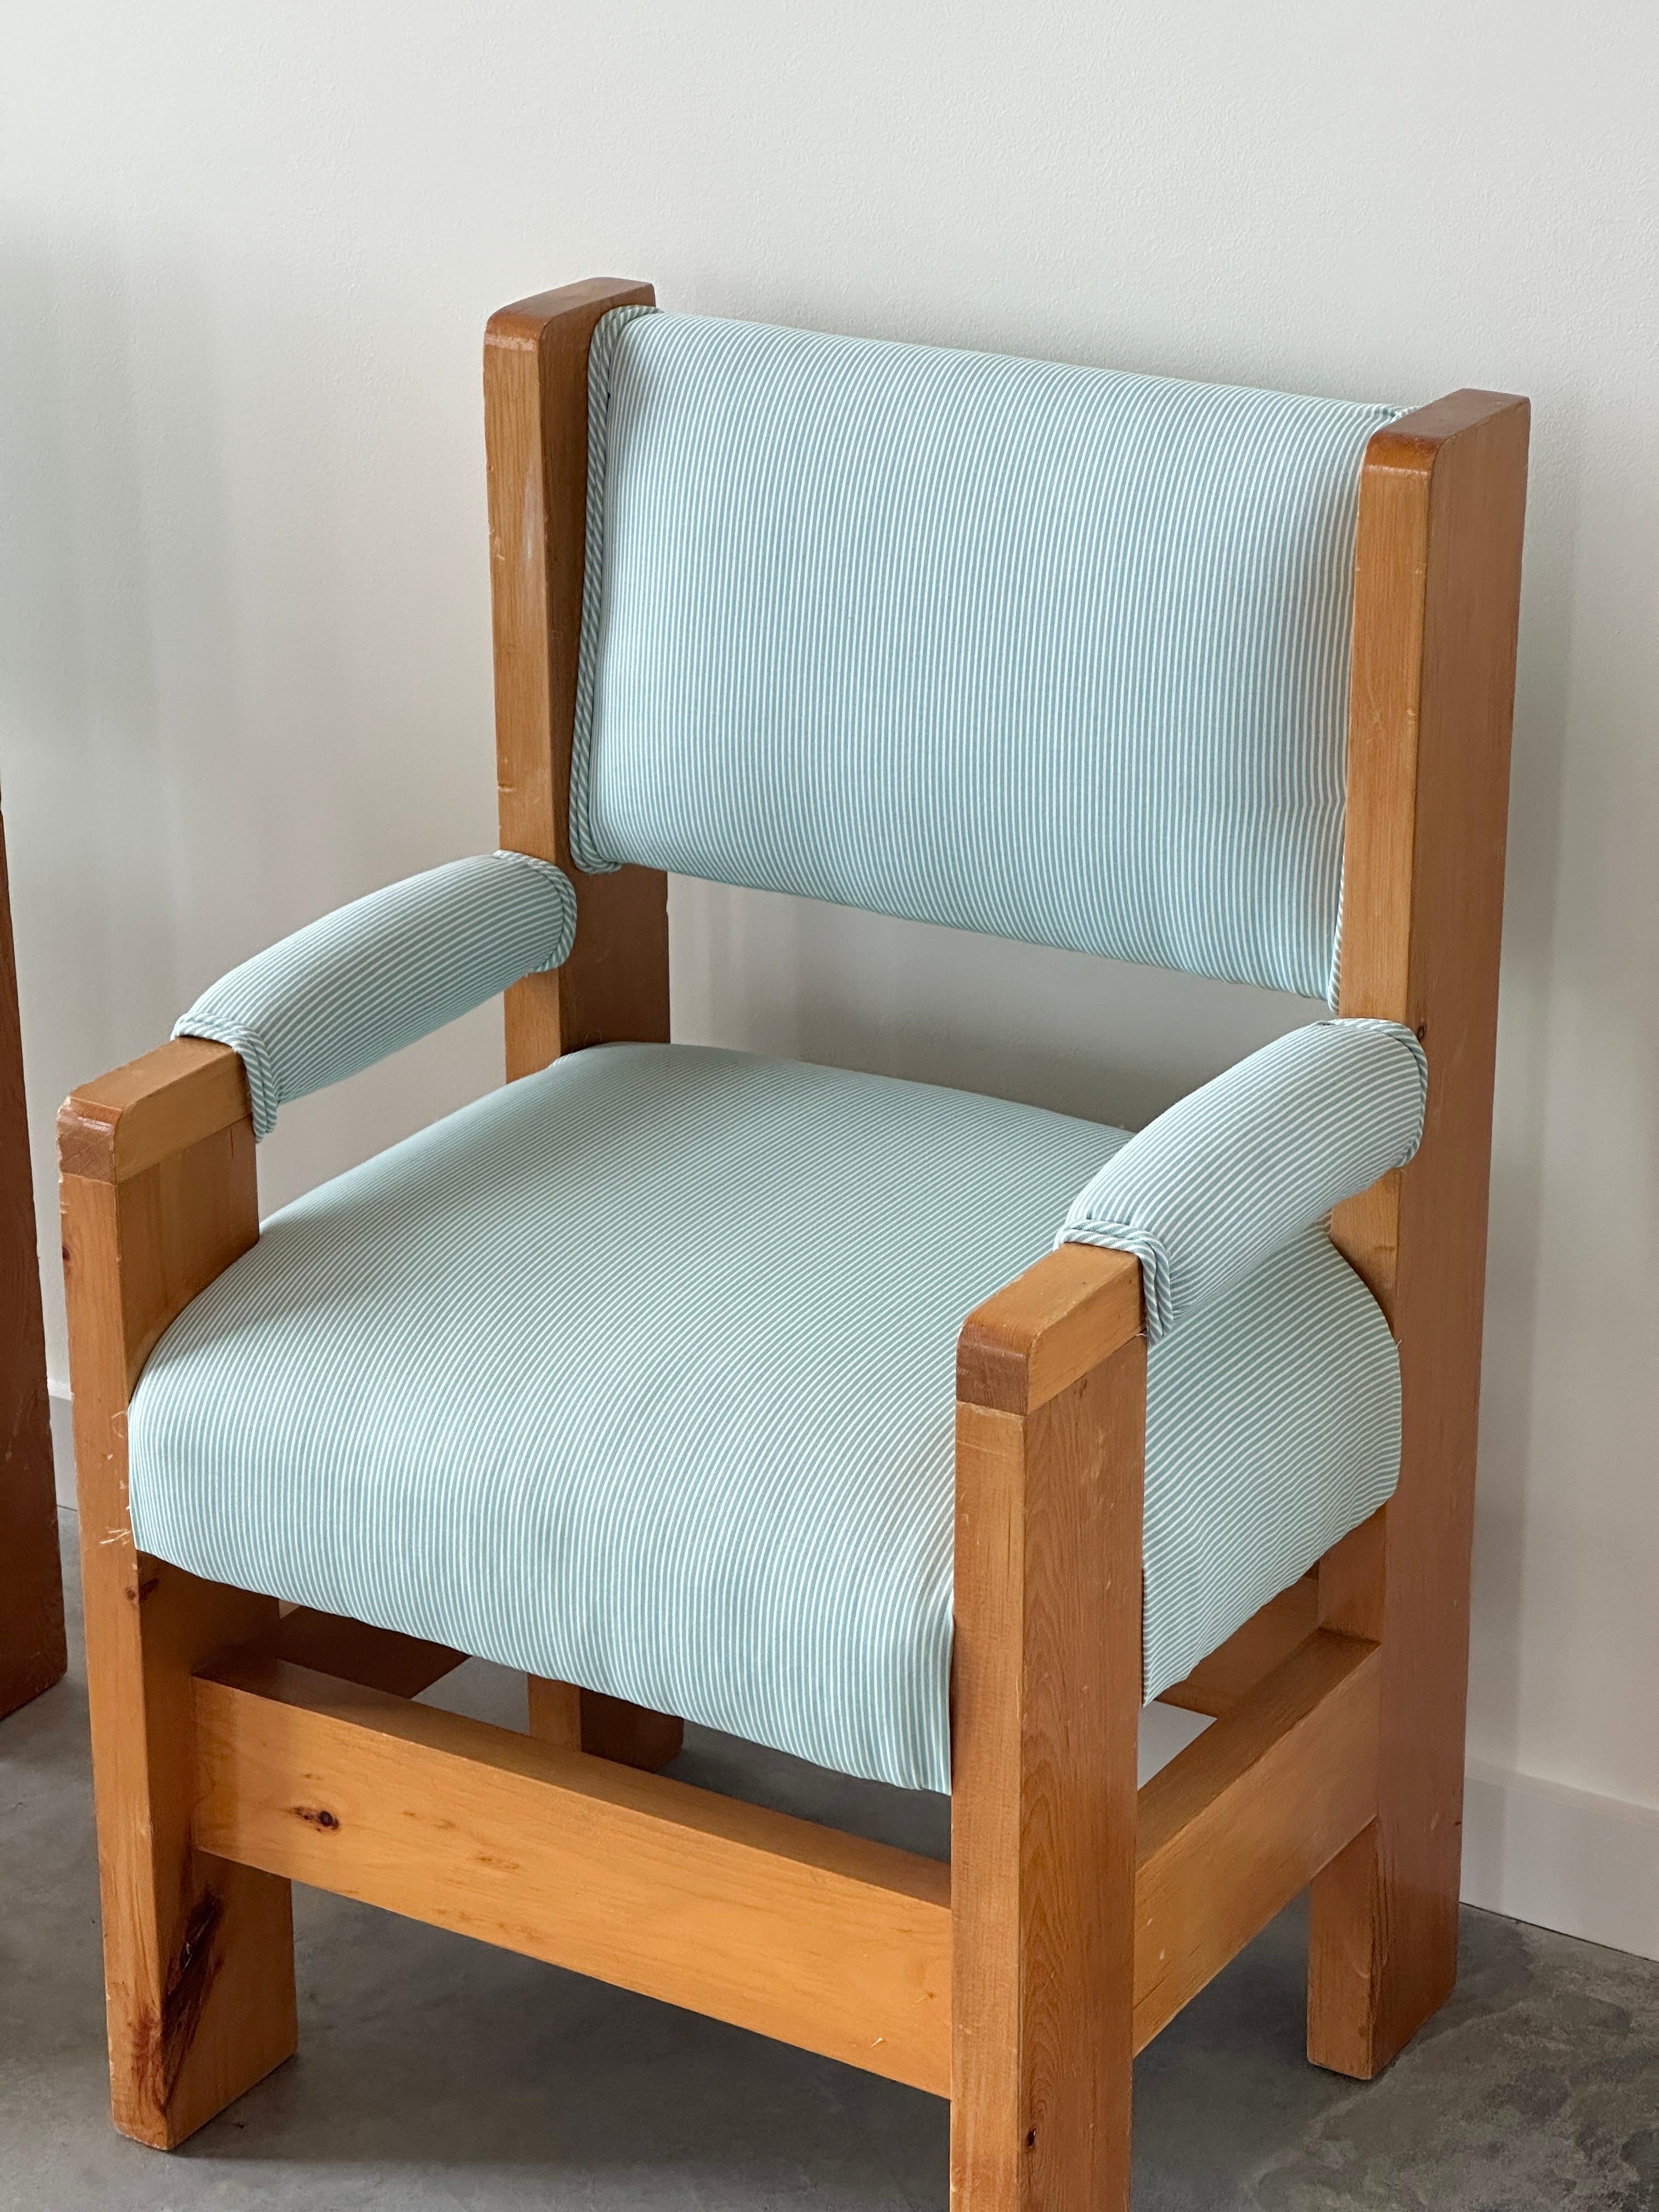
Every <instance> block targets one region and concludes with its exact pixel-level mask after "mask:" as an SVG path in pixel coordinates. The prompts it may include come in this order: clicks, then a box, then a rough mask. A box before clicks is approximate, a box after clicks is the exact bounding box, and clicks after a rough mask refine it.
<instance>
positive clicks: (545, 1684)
mask: <svg viewBox="0 0 1659 2212" xmlns="http://www.w3.org/2000/svg"><path fill="white" fill-rule="evenodd" d="M525 1682H526V1689H527V1692H528V1696H529V1705H530V1733H531V1735H533V1736H536V1737H538V1739H539V1740H540V1741H542V1742H543V1743H552V1744H557V1745H559V1746H560V1747H561V1748H562V1749H563V1750H566V1751H586V1752H588V1753H592V1756H593V1757H594V1758H595V1759H614V1760H615V1761H616V1763H617V1765H619V1766H636V1767H638V1768H639V1769H640V1770H641V1772H642V1773H646V1774H656V1773H659V1772H660V1771H661V1770H662V1768H664V1767H665V1766H666V1765H668V1763H669V1762H670V1760H671V1759H678V1757H679V1755H680V1750H681V1747H682V1746H683V1745H684V1741H685V1723H684V1721H682V1720H678V1719H676V1718H675V1717H674V1716H673V1715H672V1714H671V1713H658V1712H653V1711H652V1710H651V1708H650V1707H649V1706H648V1705H630V1704H629V1701H628V1699H626V1698H608V1697H606V1696H605V1693H604V1692H603V1691H600V1690H580V1689H578V1688H577V1686H576V1685H575V1684H574V1682H554V1681H550V1680H547V1679H546V1678H545V1677H544V1676H543V1675H540V1674H527V1675H526V1677H525Z"/></svg>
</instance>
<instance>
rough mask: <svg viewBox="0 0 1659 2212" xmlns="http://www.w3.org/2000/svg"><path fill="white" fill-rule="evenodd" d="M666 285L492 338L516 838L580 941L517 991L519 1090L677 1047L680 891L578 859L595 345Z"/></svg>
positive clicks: (494, 505) (567, 306) (500, 667)
mask: <svg viewBox="0 0 1659 2212" xmlns="http://www.w3.org/2000/svg"><path fill="white" fill-rule="evenodd" d="M654 297H655V295H654V294H653V291H652V289H651V287H650V285H648V284H638V283H632V282H630V281H629V279H628V278H626V277H612V276H599V277H592V278H589V279H588V280H587V281H586V283H580V284H567V285H566V286H565V287H564V288H563V289H562V290H561V291H557V292H546V293H544V294H542V295H541V296H540V297H539V298H537V299H533V300H520V301H519V302H518V303H517V304H516V305H515V306H513V307H503V308H501V311H500V312H499V313H496V314H495V315H492V316H491V318H490V320H489V329H488V331H487V332H486V333H485V337H484V436H485V446H486V449H487V453H488V459H489V574H490V587H491V602H492V606H493V610H494V623H495V750H496V776H497V781H498V784H499V787H500V801H501V844H502V846H503V847H504V848H507V850H510V851H513V852H519V853H533V854H535V855H536V856H537V858H538V860H552V861H554V862H556V864H557V866H560V867H561V868H562V869H563V870H564V871H565V872H566V874H567V875H568V877H569V878H570V880H571V882H572V883H573V884H574V885H575V890H576V938H575V943H574V946H573V948H572V950H571V953H570V957H569V958H568V960H567V961H566V962H565V963H564V965H563V966H562V968H559V969H555V970H554V971H553V972H552V973H551V974H550V975H530V976H526V978H525V980H524V981H523V982H521V983H515V984H514V985H513V987H512V989H511V990H510V991H509V992H508V993H507V1076H508V1079H509V1080H511V1079H514V1078H517V1077H519V1076H522V1075H528V1074H530V1073H533V1071H534V1070H535V1069H537V1068H538V1067H545V1066H547V1064H548V1063H549V1061H550V1060H556V1058H557V1057H558V1055H559V1054H561V1053H563V1052H573V1051H575V1050H576V1049H578V1048H580V1046H583V1045H590V1044H605V1043H614V1042H626V1041H629V1040H635V1041H640V1042H647V1043H652V1042H664V1041H665V1040H666V1038H667V1036H668V880H667V878H666V877H665V876H664V875H661V874H659V872H656V871H654V870H653V869H647V868H622V869H618V870H617V871H616V872H614V873H611V874H601V875H592V876H590V875H584V874H583V873H582V872H580V870H579V869H578V868H577V867H576V866H575V865H574V862H573V860H572V859H571V856H570V834H569V821H570V745H571V733H572V725H573V720H574V714H575V708H576V657H577V647H578V645H579V642H580V635H581V604H582V570H583V542H584V531H585V518H586V512H587V349H588V344H589V342H590V340H591V339H592V334H593V328H594V325H596V324H597V323H598V322H599V320H600V319H601V318H602V317H603V316H605V315H606V314H608V313H610V312H611V309H612V308H613V307H625V306H627V305H629V303H631V302H633V301H647V302H648V301H652V300H653V298H654Z"/></svg>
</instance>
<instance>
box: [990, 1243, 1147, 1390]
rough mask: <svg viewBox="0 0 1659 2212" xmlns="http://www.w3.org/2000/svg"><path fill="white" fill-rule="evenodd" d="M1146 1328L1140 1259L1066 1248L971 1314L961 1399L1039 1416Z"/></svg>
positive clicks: (1081, 1247) (1098, 1250)
mask: <svg viewBox="0 0 1659 2212" xmlns="http://www.w3.org/2000/svg"><path fill="white" fill-rule="evenodd" d="M1139 1327H1140V1263H1139V1261H1137V1260H1135V1259H1134V1258H1133V1257H1132V1256H1131V1255H1129V1254H1128V1253H1127V1252H1109V1251H1104V1250H1103V1249H1101V1248H1100V1247H1099V1246H1097V1245H1094V1244H1062V1245H1060V1246H1059V1247H1058V1249H1056V1250H1054V1251H1053V1252H1047V1253H1045V1254H1044V1255H1043V1256H1042V1259H1041V1260H1038V1261H1036V1262H1035V1264H1034V1265H1032V1266H1031V1267H1028V1268H1027V1269H1026V1270H1025V1272H1024V1274H1022V1275H1017V1276H1016V1277H1015V1278H1014V1279H1013V1281H1012V1283H1009V1284H1007V1285H1006V1286H1005V1287H1004V1288H1003V1289H1002V1290H1000V1291H997V1292H996V1294H995V1296H994V1297H989V1298H987V1300H986V1301H985V1303H984V1304H983V1305H981V1306H979V1307H976V1308H975V1310H974V1312H972V1313H971V1314H969V1316H968V1320H967V1322H966V1324H965V1326H964V1327H963V1331H962V1334H961V1336H960V1337H959V1338H958V1340H957V1396H958V1397H959V1398H966V1399H968V1400H969V1401H971V1402H972V1403H973V1404H975V1405H976V1406H996V1407H1000V1408H1001V1409H1002V1411H1003V1412H1005V1413H1031V1412H1035V1410H1036V1407H1039V1406H1042V1405H1046V1404H1047V1403H1048V1400H1049V1399H1050V1398H1053V1397H1055V1396H1057V1395H1058V1394H1059V1393H1060V1391H1062V1390H1064V1389H1068V1388H1069V1386H1070V1385H1071V1384H1072V1383H1075V1382H1077V1381H1079V1379H1080V1378H1081V1377H1082V1376H1085V1375H1086V1374H1087V1373H1088V1372H1089V1370H1090V1369H1091V1368H1092V1367H1095V1366H1097V1365H1098V1364H1099V1363H1100V1361H1101V1360H1103V1358H1106V1356H1107V1354H1108V1353H1109V1352H1111V1351H1112V1350H1113V1349H1115V1346H1118V1345H1120V1344H1121V1343H1123V1342H1124V1341H1125V1340H1126V1339H1127V1338H1129V1337H1131V1336H1133V1335H1134V1334H1135V1333H1136V1331H1137V1330H1138V1329H1139Z"/></svg>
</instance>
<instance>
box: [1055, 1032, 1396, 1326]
mask: <svg viewBox="0 0 1659 2212" xmlns="http://www.w3.org/2000/svg"><path fill="white" fill-rule="evenodd" d="M1428 1086H1429V1066H1428V1061H1427V1060H1426V1059H1425V1056H1424V1053H1423V1048H1422V1046H1421V1045H1420V1044H1419V1042H1418V1041H1417V1039H1416V1038H1415V1037H1414V1036H1413V1035H1412V1033H1411V1031H1410V1030H1408V1029H1404V1028H1402V1027H1401V1024H1399V1023H1398V1022H1378V1021H1363V1020H1347V1021H1335V1022H1313V1023H1310V1024H1309V1025H1308V1026H1307V1027H1306V1028H1305V1029H1299V1030H1291V1032H1290V1034H1289V1035H1288V1036H1282V1037H1276V1038H1275V1039H1274V1041H1273V1043H1271V1044H1268V1045H1264V1046H1263V1047H1262V1048H1261V1051H1260V1052H1253V1053H1251V1054H1249V1057H1248V1058H1247V1059H1245V1060H1240V1061H1239V1062H1238V1063H1237V1066H1233V1067H1230V1068H1228V1069H1226V1070H1225V1073H1222V1074H1220V1075H1218V1076H1217V1077H1216V1078H1215V1079H1214V1081H1213V1082H1211V1083H1206V1084H1204V1085H1202V1086H1201V1087H1200V1089H1198V1090H1197V1091H1191V1092H1189V1093H1188V1096H1187V1097H1185V1098H1182V1099H1179V1100H1177V1102H1176V1104H1175V1105H1173V1106H1171V1107H1170V1109H1169V1111H1168V1112H1167V1113H1164V1114H1160V1115H1158V1119H1157V1121H1153V1122H1152V1123H1151V1124H1150V1125H1149V1126H1148V1127H1146V1128H1145V1129H1143V1130H1142V1131H1141V1132H1140V1133H1139V1136H1136V1137H1132V1138H1131V1139H1130V1140H1129V1142H1128V1143H1127V1145H1125V1146H1123V1147H1122V1149H1121V1151H1119V1152H1114V1153H1113V1155H1112V1157H1111V1158H1110V1159H1109V1160H1108V1161H1107V1163H1106V1164H1105V1165H1104V1166H1103V1168H1102V1169H1101V1170H1100V1173H1099V1174H1098V1175H1097V1176H1095V1177H1094V1179H1093V1180H1092V1182H1090V1183H1089V1185H1088V1187H1087V1188H1085V1189H1084V1190H1082V1191H1080V1192H1079V1194H1078V1196H1077V1198H1076V1199H1075V1200H1074V1201H1073V1206H1072V1209H1071V1211H1070V1212H1069V1213H1068V1214H1067V1215H1066V1226H1065V1227H1064V1229H1062V1230H1061V1231H1060V1237H1059V1240H1058V1241H1059V1242H1060V1243H1066V1244H1104V1245H1108V1246H1110V1247H1112V1248H1113V1249H1115V1250H1118V1251H1122V1252H1133V1254H1134V1255H1135V1256H1136V1258H1137V1259H1138V1260H1139V1261H1140V1279H1141V1284H1142V1288H1143V1293H1144V1297H1145V1304H1146V1334H1147V1338H1148V1340H1149V1341H1150V1342H1152V1343H1153V1344H1156V1343H1157V1342H1158V1340H1159V1338H1160V1337H1162V1336H1163V1335H1164V1334H1165V1332H1166V1331H1168V1330H1169V1329H1170V1328H1174V1327H1175V1326H1176V1323H1177V1322H1180V1321H1182V1320H1183V1319H1184V1318H1185V1317H1186V1316H1187V1315H1188V1314H1190V1313H1193V1312H1194V1311H1196V1310H1198V1308H1200V1306H1203V1305H1206V1304H1208V1303H1209V1302H1210V1301H1211V1300H1212V1299H1214V1298H1218V1297H1221V1296H1222V1295H1223V1294H1224V1293H1225V1292H1226V1291H1230V1290H1231V1289H1232V1288H1233V1286H1234V1285H1236V1284H1237V1283H1241V1282H1243V1280H1244V1279H1245V1278H1246V1277H1247V1276H1248V1275H1249V1274H1250V1273H1252V1272H1253V1271H1254V1270H1255V1268H1256V1267H1260V1266H1261V1263H1262V1262H1263V1261H1265V1260H1266V1259H1267V1256H1268V1255H1269V1254H1270V1253H1273V1252H1275V1251H1277V1250H1278V1249H1279V1248H1280V1246H1282V1245H1284V1244H1287V1243H1290V1241H1291V1238H1292V1237H1295V1236H1296V1235H1297V1232H1298V1231H1301V1230H1304V1229H1310V1228H1311V1227H1312V1226H1313V1225H1314V1224H1315V1223H1316V1222H1318V1221H1322V1220H1323V1219H1324V1218H1326V1216H1327V1215H1328V1213H1329V1212H1330V1210H1331V1208H1332V1207H1333V1206H1337V1205H1340V1203H1341V1201H1342V1200H1344V1199H1345V1198H1352V1197H1354V1196H1356V1195H1357V1194H1358V1193H1359V1192H1360V1191H1362V1190H1369V1189H1370V1186H1371V1185H1372V1184H1373V1183H1374V1182H1376V1179H1377V1177H1378V1176H1384V1175H1387V1173H1388V1172H1389V1169H1390V1168H1401V1167H1404V1166H1405V1164H1406V1163H1407V1160H1409V1159H1410V1158H1412V1157H1413V1154H1414V1153H1415V1152H1416V1150H1417V1147H1418V1145H1419V1142H1420V1141H1421V1139H1422V1135H1423V1112H1424V1109H1425V1106H1426V1104H1427V1103H1428Z"/></svg>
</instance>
